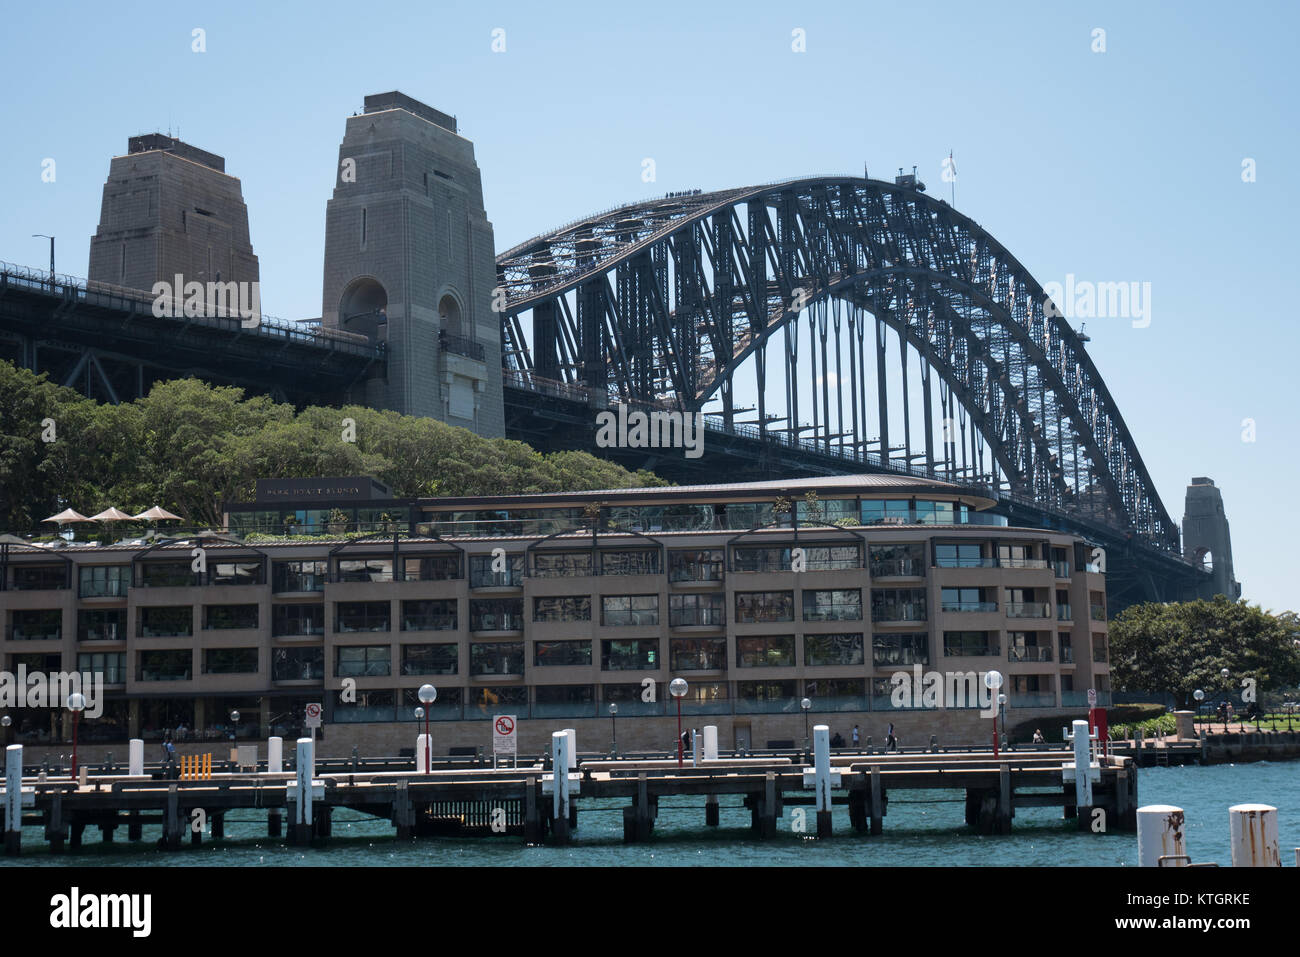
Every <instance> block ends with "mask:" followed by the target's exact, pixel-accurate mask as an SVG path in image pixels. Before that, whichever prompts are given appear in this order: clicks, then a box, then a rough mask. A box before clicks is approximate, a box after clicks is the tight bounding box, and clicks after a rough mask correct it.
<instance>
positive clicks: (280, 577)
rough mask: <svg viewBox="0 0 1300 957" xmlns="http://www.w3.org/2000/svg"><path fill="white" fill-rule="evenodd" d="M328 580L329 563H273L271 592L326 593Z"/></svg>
mask: <svg viewBox="0 0 1300 957" xmlns="http://www.w3.org/2000/svg"><path fill="white" fill-rule="evenodd" d="M328 580H329V562H325V561H295V562H272V563H271V582H272V584H271V590H272V591H275V592H303V591H324V590H325V582H326V581H328Z"/></svg>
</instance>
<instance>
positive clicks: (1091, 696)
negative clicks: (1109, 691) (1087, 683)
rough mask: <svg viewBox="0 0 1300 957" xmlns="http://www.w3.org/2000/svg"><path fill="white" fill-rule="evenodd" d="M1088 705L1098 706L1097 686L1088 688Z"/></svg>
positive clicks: (1091, 706) (1090, 706)
mask: <svg viewBox="0 0 1300 957" xmlns="http://www.w3.org/2000/svg"><path fill="white" fill-rule="evenodd" d="M1088 707H1089V708H1095V707H1097V689H1096V688H1089V689H1088Z"/></svg>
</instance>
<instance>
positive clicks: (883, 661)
mask: <svg viewBox="0 0 1300 957" xmlns="http://www.w3.org/2000/svg"><path fill="white" fill-rule="evenodd" d="M871 661H872V664H874V665H875V666H876V667H877V668H889V667H893V666H895V665H903V666H910V665H928V664H929V663H930V653H929V652H928V651H917V650H916V649H914V648H876V649H874V650H873V651H872V653H871Z"/></svg>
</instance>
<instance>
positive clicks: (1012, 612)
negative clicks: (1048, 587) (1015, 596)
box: [1007, 601, 1052, 618]
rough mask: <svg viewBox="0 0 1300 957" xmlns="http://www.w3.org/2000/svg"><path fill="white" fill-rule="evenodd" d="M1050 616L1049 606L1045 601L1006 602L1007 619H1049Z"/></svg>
mask: <svg viewBox="0 0 1300 957" xmlns="http://www.w3.org/2000/svg"><path fill="white" fill-rule="evenodd" d="M1051 614H1052V609H1051V606H1050V605H1048V603H1047V602H1045V601H1010V602H1007V617H1008V618H1049V617H1051Z"/></svg>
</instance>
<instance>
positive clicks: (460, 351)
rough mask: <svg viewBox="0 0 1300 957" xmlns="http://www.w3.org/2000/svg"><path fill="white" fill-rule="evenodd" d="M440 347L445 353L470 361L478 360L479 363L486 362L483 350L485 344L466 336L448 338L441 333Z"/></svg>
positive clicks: (439, 337)
mask: <svg viewBox="0 0 1300 957" xmlns="http://www.w3.org/2000/svg"><path fill="white" fill-rule="evenodd" d="M438 345H439V346H441V347H442V351H443V352H451V353H454V354H455V355H458V356H465V357H467V358H469V359H477V360H478V361H479V362H483V361H485V357H486V355H487V353H486V352H485V351H484V349H483V343H481V342H478V341H476V340H474V339H469V338H467V337H465V336H448V335H444V334H442V333H439V334H438Z"/></svg>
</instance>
